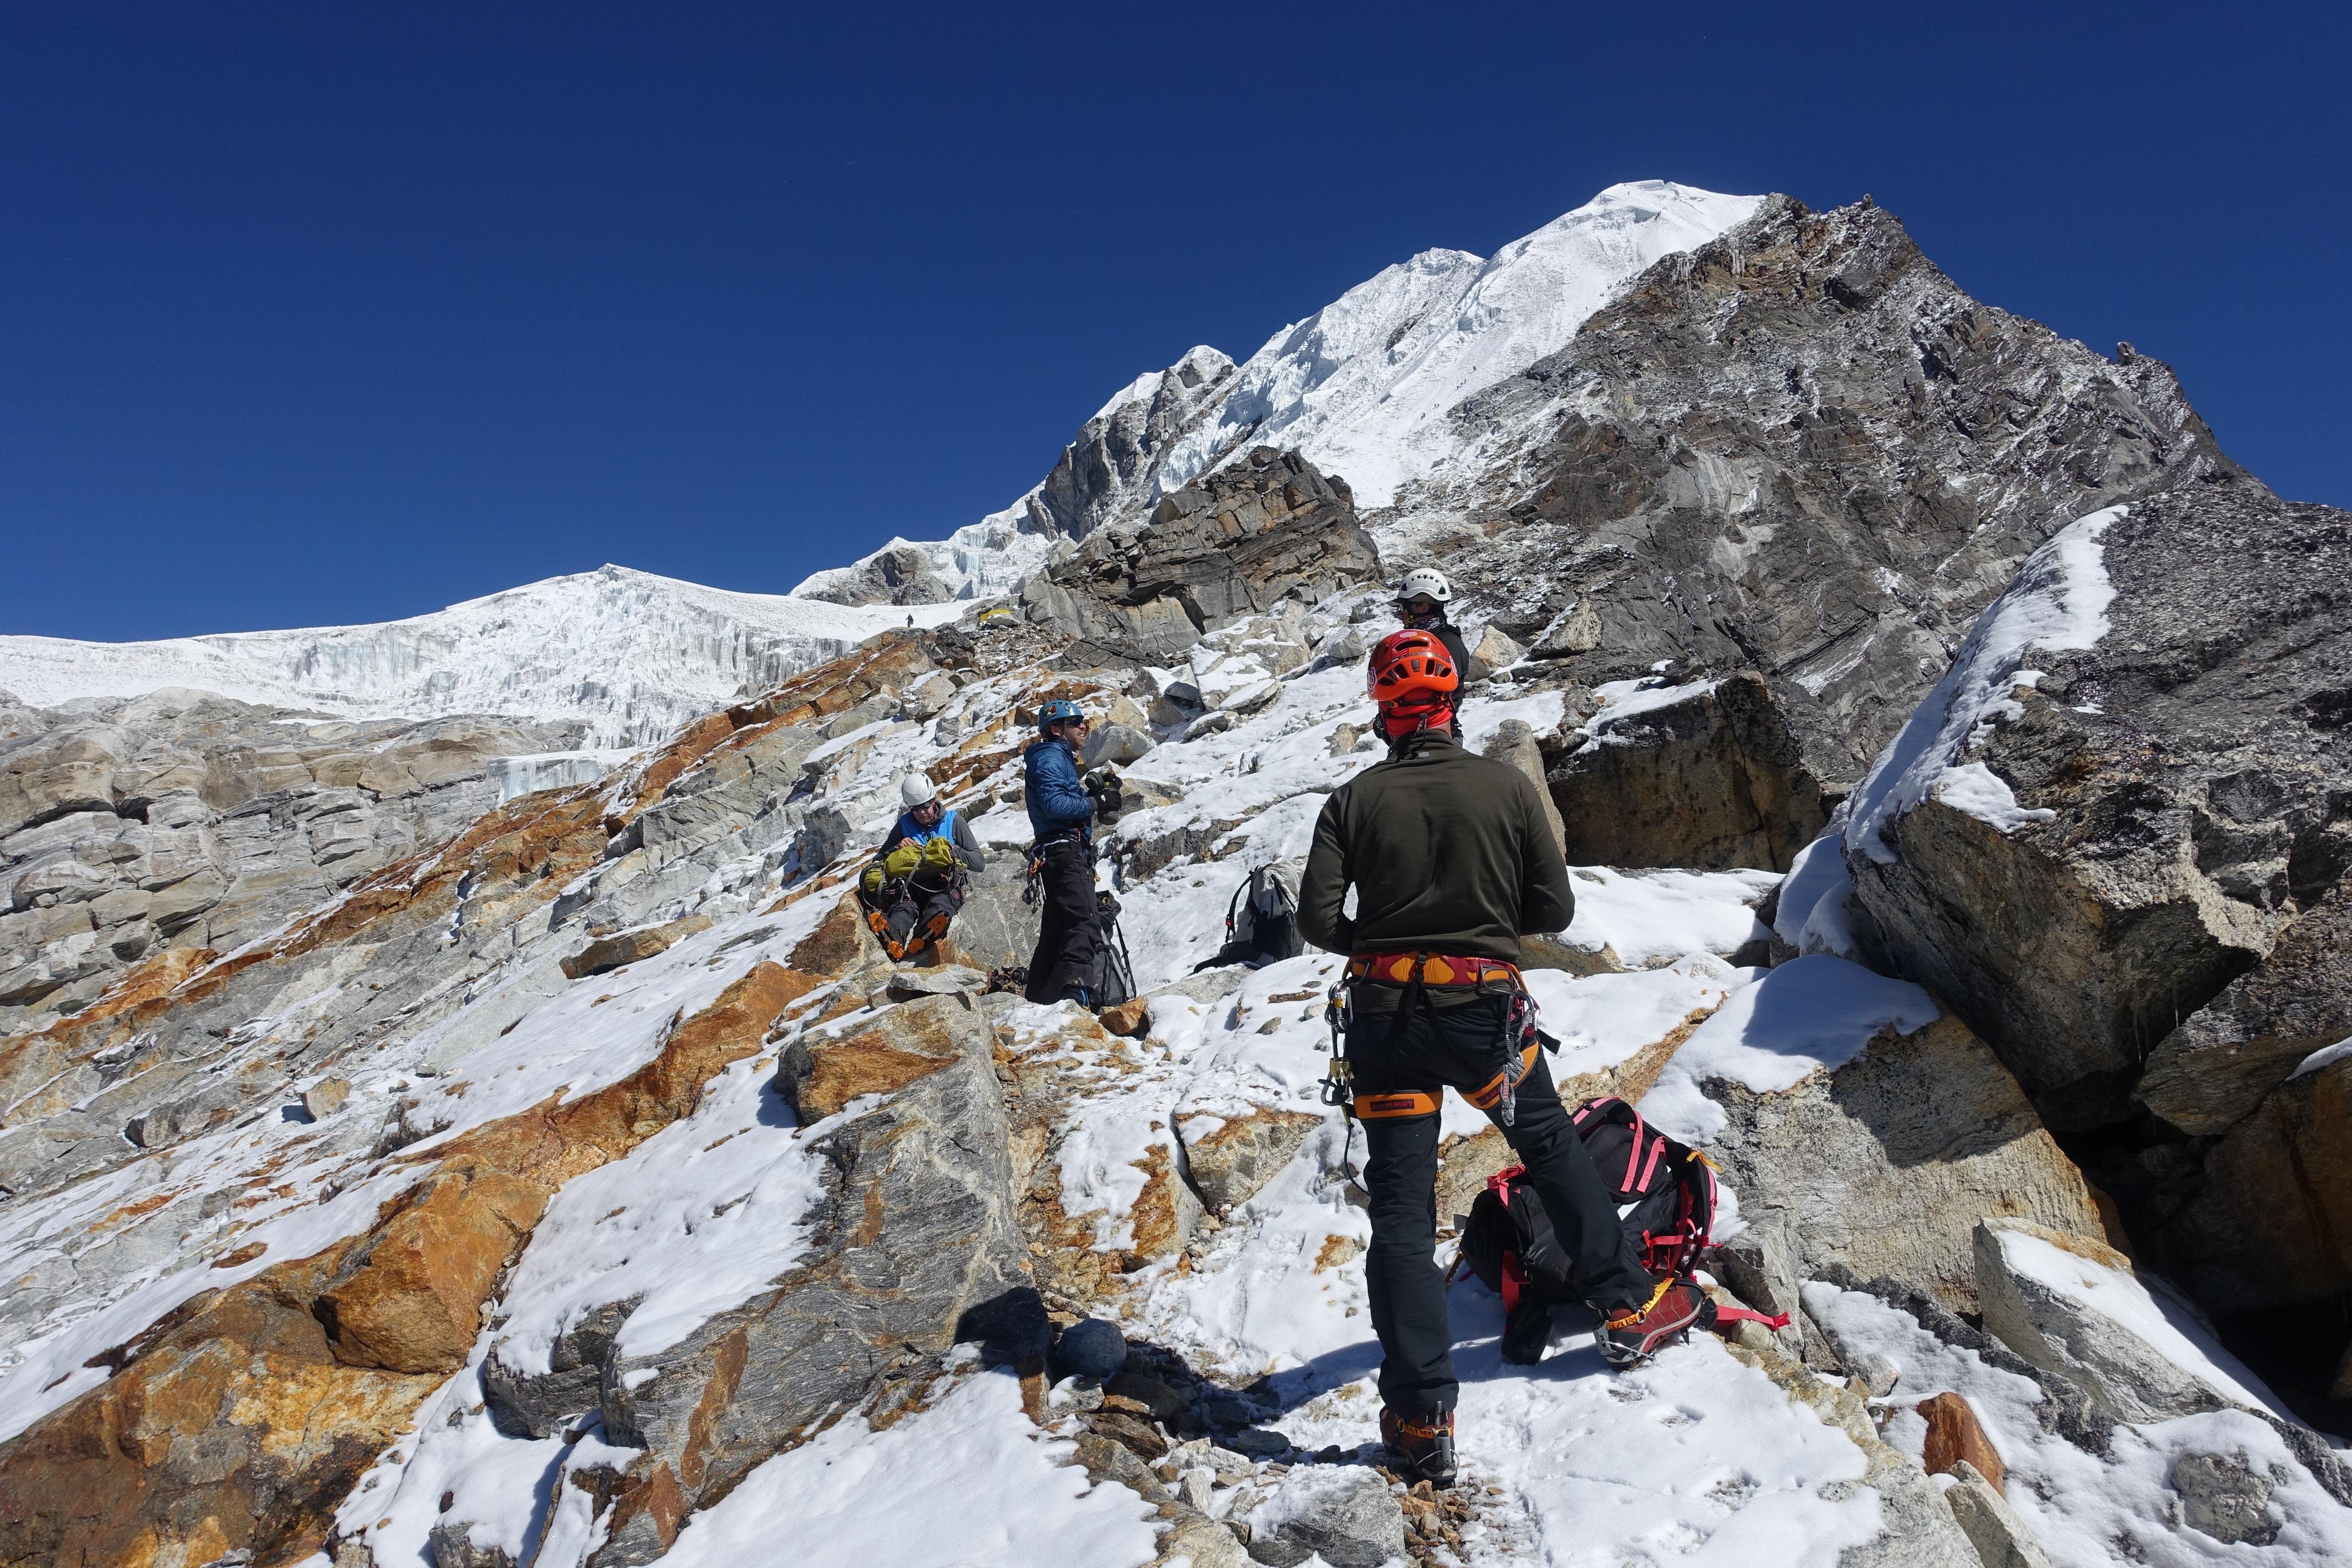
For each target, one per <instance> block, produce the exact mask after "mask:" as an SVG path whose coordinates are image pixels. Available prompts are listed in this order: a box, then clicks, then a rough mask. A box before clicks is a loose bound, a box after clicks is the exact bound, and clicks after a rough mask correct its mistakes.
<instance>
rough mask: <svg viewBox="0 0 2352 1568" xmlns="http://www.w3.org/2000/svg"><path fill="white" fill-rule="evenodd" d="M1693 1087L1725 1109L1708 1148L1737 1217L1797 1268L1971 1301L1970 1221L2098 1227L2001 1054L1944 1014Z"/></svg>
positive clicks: (2090, 1233)
mask: <svg viewBox="0 0 2352 1568" xmlns="http://www.w3.org/2000/svg"><path fill="white" fill-rule="evenodd" d="M1704 1087H1705V1092H1706V1096H1707V1098H1709V1099H1710V1100H1713V1101H1714V1102H1715V1103H1716V1104H1717V1106H1719V1107H1720V1108H1721V1109H1722V1110H1723V1112H1724V1115H1725V1116H1726V1118H1727V1123H1726V1125H1725V1126H1724V1127H1723V1128H1722V1130H1721V1131H1717V1133H1715V1134H1714V1135H1713V1136H1712V1137H1711V1138H1710V1139H1709V1140H1708V1141H1707V1142H1706V1152H1707V1153H1708V1154H1709V1155H1710V1156H1711V1157H1712V1158H1714V1159H1715V1160H1716V1161H1717V1163H1719V1164H1720V1165H1721V1166H1722V1169H1723V1173H1724V1179H1725V1180H1726V1181H1727V1183H1729V1184H1730V1185H1731V1186H1732V1187H1733V1189H1734V1190H1736V1191H1738V1193H1739V1194H1741V1203H1742V1209H1743V1215H1744V1217H1746V1218H1747V1219H1748V1221H1749V1223H1750V1224H1752V1225H1754V1226H1757V1227H1758V1228H1759V1229H1761V1230H1766V1231H1774V1230H1777V1231H1778V1232H1779V1234H1780V1243H1781V1244H1782V1245H1785V1246H1786V1247H1787V1248H1788V1250H1789V1254H1790V1258H1792V1259H1793V1260H1794V1263H1795V1267H1796V1268H1798V1269H1800V1270H1801V1273H1802V1277H1804V1278H1809V1279H1820V1278H1822V1277H1823V1270H1824V1269H1825V1268H1829V1267H1830V1266H1831V1265H1832V1264H1842V1265H1843V1266H1845V1267H1846V1268H1851V1269H1853V1271H1854V1272H1855V1273H1856V1274H1858V1275H1861V1276H1862V1277H1863V1278H1864V1279H1868V1278H1871V1277H1874V1276H1876V1275H1881V1274H1884V1275H1889V1276H1892V1277H1894V1278H1895V1279H1904V1280H1908V1281H1911V1282H1913V1283H1915V1284H1916V1285H1919V1286H1921V1287H1924V1288H1925V1289H1927V1290H1928V1291H1930V1292H1931V1293H1933V1294H1934V1295H1935V1297H1936V1298H1937V1300H1940V1301H1942V1302H1944V1303H1945V1304H1946V1305H1947V1306H1948V1307H1949V1308H1950V1309H1951V1310H1954V1311H1957V1312H1972V1311H1975V1310H1977V1302H1976V1298H1977V1267H1976V1258H1975V1254H1974V1251H1973V1247H1974V1243H1973V1239H1972V1238H1973V1236H1974V1233H1975V1229H1976V1226H1977V1223H1978V1222H1979V1220H1980V1219H1981V1218H1983V1216H1985V1215H2021V1216H2023V1217H2025V1218H2029V1219H2032V1220H2035V1221H2038V1222H2039V1223H2041V1224H2042V1225H2044V1226H2050V1227H2052V1228H2053V1229H2055V1230H2059V1231H2063V1232H2068V1233H2072V1234H2076V1235H2080V1236H2084V1237H2097V1236H2098V1235H2099V1234H2100V1229H2099V1218H2098V1214H2097V1211H2096V1210H2095V1209H2094V1208H2093V1206H2092V1204H2091V1198H2090V1194H2089V1192H2088V1190H2087V1189H2086V1188H2085V1186H2084V1182H2083V1177H2082V1174H2081V1173H2080V1172H2078V1171H2077V1170H2076V1169H2075V1168H2074V1162H2073V1161H2071V1160H2069V1159H2068V1158H2067V1157H2066V1156H2065V1154H2064V1153H2063V1152H2062V1151H2061V1150H2060V1149H2059V1147H2058V1145H2057V1143H2056V1142H2055V1141H2054V1140H2053V1139H2052V1137H2051V1136H2050V1133H2049V1132H2048V1131H2046V1130H2045V1129H2044V1128H2043V1127H2042V1123H2041V1120H2040V1119H2039V1118H2038V1117H2037V1116H2035V1114H2034V1112H2033V1107H2032V1104H2031V1103H2029V1102H2028V1100H2026V1097H2025V1095H2024V1093H2023V1092H2022V1091H2021V1089H2019V1088H2018V1085H2017V1080H2016V1079H2013V1078H2011V1076H2010V1074H2009V1072H2008V1070H2007V1069H2006V1068H2003V1067H2002V1066H2001V1064H2000V1059H1999V1058H1997V1057H1995V1056H1994V1055H1993V1053H1992V1052H1991V1051H1990V1050H1989V1049H1988V1048H1986V1047H1985V1045H1984V1043H1983V1042H1982V1041H1980V1040H1979V1039H1977V1038H1976V1037H1974V1036H1972V1035H1970V1034H1969V1031H1968V1029H1967V1027H1966V1026H1964V1025H1962V1024H1961V1023H1960V1022H1959V1020H1958V1019H1957V1018H1953V1017H1951V1016H1945V1017H1943V1018H1940V1019H1938V1020H1937V1022H1935V1023H1933V1024H1930V1025H1928V1026H1927V1027H1925V1028H1922V1029H1917V1030H1915V1031H1914V1032H1912V1033H1911V1034H1908V1035H1897V1034H1895V1033H1894V1032H1892V1031H1891V1030H1890V1031H1887V1032H1885V1033H1883V1034H1881V1035H1879V1036H1878V1037H1876V1038H1874V1039H1873V1040H1872V1041H1871V1042H1870V1044H1869V1045H1868V1046H1867V1047H1864V1049H1863V1051H1862V1053H1861V1054H1860V1055H1859V1056H1856V1057H1855V1058H1853V1060H1852V1061H1849V1062H1847V1063H1846V1064H1845V1065H1844V1066H1843V1067H1841V1068H1837V1069H1836V1070H1834V1071H1832V1072H1826V1073H1822V1072H1817V1073H1815V1074H1813V1075H1812V1076H1811V1077H1809V1078H1807V1079H1803V1080H1802V1081H1801V1082H1800V1083H1798V1084H1797V1085H1796V1086H1795V1087H1794V1088H1792V1089H1784V1090H1780V1091H1779V1092H1777V1093H1769V1094H1759V1093H1758V1092H1757V1091H1755V1090H1753V1089H1748V1087H1747V1086H1746V1085H1744V1084H1738V1083H1732V1082H1727V1081H1725V1080H1722V1079H1713V1080H1710V1081H1708V1082H1707V1083H1706V1085H1705V1086H1704ZM1784 1289H1785V1287H1784Z"/></svg>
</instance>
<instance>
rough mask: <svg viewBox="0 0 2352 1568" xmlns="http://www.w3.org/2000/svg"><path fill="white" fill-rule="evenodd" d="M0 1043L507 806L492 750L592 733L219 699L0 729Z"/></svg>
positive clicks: (39, 719)
mask: <svg viewBox="0 0 2352 1568" xmlns="http://www.w3.org/2000/svg"><path fill="white" fill-rule="evenodd" d="M0 733H5V739H0V889H5V895H6V900H7V910H6V911H5V913H0V1033H8V1034H14V1033H19V1032H22V1031H24V1030H27V1029H37V1028H39V1027H42V1026H44V1025H46V1024H47V1023H49V1022H51V1021H53V1020H55V1019H57V1018H59V1017H64V1016H70V1015H71V1014H73V1013H74V1012H76V1011H77V1010H79V1008H81V1007H83V1006H86V1005H89V1003H90V1002H92V1001H94V1000H95V999H96V998H97V997H98V996H99V994H100V993H102V992H103V991H105V990H106V988H107V987H108V986H109V985H110V984H114V982H115V981H116V980H117V979H119V978H120V977H121V974H122V973H123V971H124V970H125V969H126V968H128V967H129V966H130V965H131V964H133V963H138V962H139V961H140V960H141V959H142V958H145V957H147V956H148V955H149V954H151V953H161V952H166V951H169V950H173V949H199V948H201V949H210V950H212V951H215V952H228V951H230V950H232V949H234V948H236V946H238V945H239V944H240V943H242V942H247V941H250V940H252V939H253V938H255V937H257V936H260V935H262V934H263V933H264V932H266V931H269V930H270V929H271V928H273V927H275V926H278V925H281V924H283V923H284V922H285V921H287V920H289V918H291V917H292V916H294V915H296V914H298V913H299V912H301V911H303V910H309V909H310V908H311V907H312V906H314V905H316V904H317V903H319V902H320V900H323V899H325V898H328V897H330V896H331V895H332V894H333V893H334V892H335V890H336V889H341V888H346V887H349V886H350V885H351V884H352V883H353V882H354V881H356V880H358V879H361V878H362V877H364V876H366V875H368V874H369V873H371V872H373V871H377V870H380V869H382V868H383V867H385V866H387V865H389V864H391V863H393V862H394V861H396V860H401V859H404V858H407V857H409V856H411V855H413V854H415V852H416V851H418V850H420V849H429V848H432V847H436V846H438V845H440V844H442V843H445V842H446V841H447V840H448V839H450V838H452V837H455V836H456V835H457V833H458V832H459V831H460V830H461V829H463V828H464V827H466V826H467V825H468V824H470V823H472V822H473V821H474V820H475V819H476V818H478V817H479V816H481V815H482V814H483V813H484V812H486V811H488V809H490V808H491V807H492V806H494V805H497V804H498V803H499V784H498V783H497V781H496V779H495V778H494V777H492V776H491V775H492V773H494V772H495V764H496V763H497V761H498V759H499V758H501V757H506V756H512V755H521V754H528V753H533V752H551V751H563V750H567V749H569V748H571V747H572V746H576V745H577V744H578V743H579V738H580V734H581V726H579V725H576V724H572V725H541V724H530V723H518V722H516V721H510V720H503V719H489V718H459V719H439V720H433V721H428V722H425V723H422V724H416V723H407V722H403V721H369V722H350V721H341V720H333V721H322V720H320V718H319V717H317V716H316V715H311V714H298V713H292V712H288V711H286V710H281V709H271V708H257V707H254V706H251V705H249V704H247V703H243V702H235V701H231V700H228V699H227V698H225V697H216V696H214V695H212V694H210V693H207V692H199V691H184V690H176V689H173V690H164V691H158V692H155V693H153V694H152V695H150V696H147V697H142V698H137V699H121V698H115V699H101V700H95V701H91V702H87V703H79V704H77V705H76V710H75V711H73V712H45V711H42V710H35V709H26V708H23V707H21V706H18V707H14V708H10V709H8V710H6V711H5V721H0Z"/></svg>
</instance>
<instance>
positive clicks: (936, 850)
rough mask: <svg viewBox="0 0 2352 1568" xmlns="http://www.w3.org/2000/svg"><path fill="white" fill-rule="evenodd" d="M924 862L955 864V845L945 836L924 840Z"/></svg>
mask: <svg viewBox="0 0 2352 1568" xmlns="http://www.w3.org/2000/svg"><path fill="white" fill-rule="evenodd" d="M923 864H925V865H926V866H952V865H954V864H955V846H954V845H952V844H950V843H949V842H948V841H947V840H946V839H945V838H929V839H925V840H924V841H923Z"/></svg>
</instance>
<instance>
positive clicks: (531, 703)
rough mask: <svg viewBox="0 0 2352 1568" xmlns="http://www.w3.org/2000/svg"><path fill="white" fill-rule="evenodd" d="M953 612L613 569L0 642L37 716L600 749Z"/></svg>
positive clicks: (635, 739)
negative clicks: (311, 617) (171, 707)
mask: <svg viewBox="0 0 2352 1568" xmlns="http://www.w3.org/2000/svg"><path fill="white" fill-rule="evenodd" d="M960 608H961V606H959V605H917V606H915V607H913V608H912V609H911V610H909V609H907V608H904V607H901V606H897V605H872V606H866V607H859V608H849V607H845V606H843V605H828V604H823V603H819V602H816V601H813V600H808V599H795V598H791V597H788V596H786V595H781V594H731V593H728V592H726V591H725V590H723V589H719V588H704V587H700V586H698V585H697V584H692V583H681V582H678V581H677V580H676V579H674V578H669V577H656V576H655V575H654V574H651V573H649V572H633V571H630V570H629V569H628V568H626V567H624V566H604V567H599V568H598V569H597V570H595V571H593V572H581V573H576V574H573V575H571V576H568V577H550V578H548V579H547V580H546V581H544V582H541V583H532V584H527V585H525V586H523V587H520V588H513V589H509V590H508V591H507V592H505V593H503V594H493V595H490V596H489V597H488V598H484V599H470V600H467V602H466V603H464V604H461V605H451V606H450V607H449V608H447V609H446V610H439V611H436V612H435V613H433V614H431V615H425V616H413V617H412V618H410V619H408V620H404V621H387V622H384V623H383V624H382V625H379V626H316V627H310V628H308V629H304V630H298V631H278V632H234V633H226V634H219V635H214V636H206V637H174V638H172V639H170V640H169V641H164V642H144V643H97V642H72V641H68V640H66V639H64V638H59V637H0V689H5V690H8V691H13V692H15V693H16V695H17V696H18V697H19V698H21V699H23V700H25V701H26V702H29V703H31V704H33V705H34V706H36V707H39V708H56V707H58V706H61V705H63V704H65V703H68V702H70V701H72V700H75V699H77V698H82V697H107V696H135V695H140V694H142V693H145V692H149V691H153V690H158V689H162V688H164V687H174V686H177V687H194V688H196V689H200V690H205V691H216V692H219V693H220V694H221V695H223V696H225V697H234V698H236V699H237V700H240V701H245V702H258V703H268V704H272V705H276V706H278V707H286V708H299V709H308V710H316V711H319V712H324V713H331V714H335V715H337V716H340V717H344V718H354V719H361V718H385V717H405V718H416V719H427V718H434V717H436V716H439V715H443V714H450V713H509V714H518V715H528V716H530V717H531V718H536V719H541V720H564V719H576V720H579V721H582V722H583V723H585V724H586V725H587V726H588V734H587V736H586V738H585V741H584V742H583V743H584V744H586V745H588V746H591V747H623V746H636V745H641V744H644V743H646V742H652V741H655V740H658V739H660V738H662V737H664V736H666V735H667V734H668V733H670V732H671V731H674V730H676V729H677V727H678V725H680V724H681V723H683V722H685V721H687V720H688V719H691V718H694V717H696V716H698V715H699V714H701V713H704V712H707V711H709V710H710V709H712V708H714V707H717V706H719V705H721V704H723V703H725V702H726V701H727V700H729V699H730V698H731V697H732V696H734V694H735V692H736V690H737V689H739V688H740V687H741V686H743V685H745V684H746V683H750V684H751V685H754V686H763V685H769V684H773V683H775V682H777V681H780V680H782V679H784V678H785V677H786V676H788V675H791V674H792V673H793V672H794V671H796V670H799V669H803V668H807V667H808V666H810V665H813V664H817V663H820V662H822V661H824V660H825V659H829V658H838V657H840V656H841V655H842V654H844V653H845V652H847V651H848V650H849V649H850V648H851V647H854V646H856V644H857V643H859V642H861V641H863V640H865V639H866V637H872V636H873V635H874V634H875V633H876V632H878V631H881V630H883V629H884V628H885V627H887V626H904V625H905V624H906V620H907V617H908V616H909V615H912V616H914V617H915V619H916V622H917V624H919V625H922V626H933V625H937V624H939V623H940V622H942V621H950V620H953V619H954V618H955V616H956V613H957V611H958V610H959V609H960Z"/></svg>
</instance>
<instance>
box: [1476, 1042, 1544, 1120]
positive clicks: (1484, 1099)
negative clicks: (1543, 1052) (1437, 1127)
mask: <svg viewBox="0 0 2352 1568" xmlns="http://www.w3.org/2000/svg"><path fill="white" fill-rule="evenodd" d="M1538 1048H1539V1047H1535V1046H1529V1047H1528V1048H1527V1049H1526V1050H1524V1051H1521V1052H1520V1053H1519V1076H1520V1077H1521V1078H1525V1077H1526V1076H1527V1075H1528V1073H1530V1072H1533V1071H1534V1070H1535V1065H1536V1052H1537V1050H1538ZM1503 1076H1504V1075H1503V1074H1501V1073H1496V1075H1495V1076H1494V1077H1493V1078H1490V1079H1487V1080H1486V1086H1485V1087H1484V1088H1482V1089H1476V1090H1475V1091H1474V1090H1470V1089H1465V1090H1463V1091H1462V1098H1463V1099H1465V1100H1468V1101H1469V1102H1470V1103H1471V1104H1473V1105H1475V1106H1476V1107H1477V1108H1478V1109H1479V1110H1494V1109H1495V1106H1496V1102H1497V1101H1499V1100H1501V1099H1502V1098H1503Z"/></svg>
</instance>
